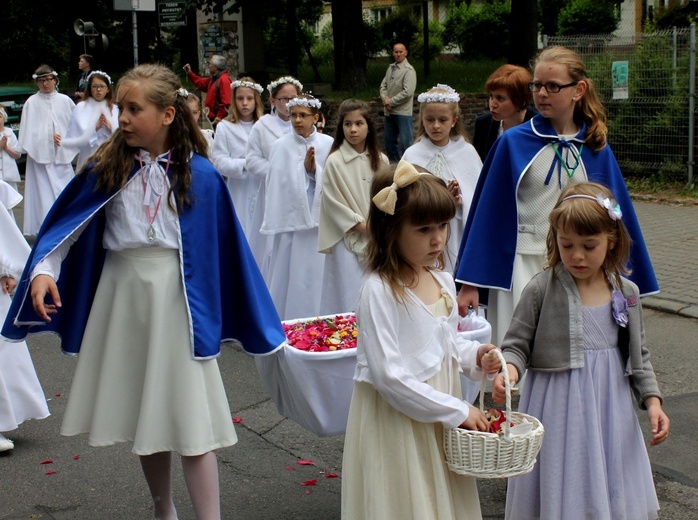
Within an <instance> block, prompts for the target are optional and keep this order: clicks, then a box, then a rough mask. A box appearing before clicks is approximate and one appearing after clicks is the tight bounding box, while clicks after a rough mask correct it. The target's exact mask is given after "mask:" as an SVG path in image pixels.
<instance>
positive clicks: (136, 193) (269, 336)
mask: <svg viewBox="0 0 698 520" xmlns="http://www.w3.org/2000/svg"><path fill="white" fill-rule="evenodd" d="M187 95H188V92H187V91H186V90H185V89H183V88H181V83H180V81H179V79H178V78H177V76H176V75H175V74H174V73H173V72H172V71H171V70H169V69H168V68H166V67H163V66H160V65H141V66H139V67H136V68H134V69H132V70H130V71H128V72H127V73H126V74H125V75H124V76H122V77H121V79H120V80H119V84H118V89H117V105H118V106H119V109H120V115H119V130H118V132H117V133H116V134H115V135H114V136H113V137H112V138H111V139H110V140H109V141H107V143H105V145H104V146H102V147H101V148H100V149H99V150H98V151H97V153H96V154H95V156H94V159H93V162H92V163H91V165H90V166H88V168H87V170H86V171H85V172H84V173H81V174H80V175H78V176H77V177H76V178H75V179H74V180H73V182H71V183H70V184H69V185H68V187H67V188H66V190H65V191H64V192H63V194H62V196H61V197H60V198H59V199H58V200H57V201H56V206H55V209H56V210H55V211H53V212H51V214H50V219H49V220H47V222H46V225H45V226H44V227H43V228H42V231H41V232H40V233H39V236H38V237H37V240H36V243H35V245H34V249H33V250H32V254H31V256H30V259H29V262H28V264H27V267H26V269H25V273H27V274H26V276H23V277H22V281H21V282H20V285H19V287H18V289H17V294H18V296H17V297H15V300H14V301H13V307H12V309H11V311H12V314H11V315H10V316H8V319H7V321H6V323H5V326H4V328H3V335H5V336H6V337H12V338H17V337H23V336H26V334H27V333H28V332H35V331H41V330H47V329H48V330H52V331H55V332H57V333H59V334H61V336H62V343H61V346H62V348H63V349H64V350H65V351H66V352H70V353H77V352H78V351H79V353H80V355H79V356H78V363H77V368H76V372H75V376H74V378H73V383H72V387H71V391H70V398H69V401H68V404H67V407H66V411H65V416H64V419H63V425H62V427H61V433H62V434H63V435H77V434H81V433H88V434H89V442H90V444H91V445H93V446H109V445H112V444H115V443H117V442H124V441H131V442H133V452H134V453H136V454H137V455H139V457H140V462H141V466H142V469H143V473H144V475H145V479H146V481H147V483H148V486H149V489H150V492H151V494H152V497H153V505H154V516H155V518H161V519H169V520H173V519H176V518H177V512H176V509H175V505H174V500H173V496H172V486H171V468H172V452H176V453H179V454H180V455H181V461H182V468H183V471H184V478H185V481H186V484H187V488H188V490H189V495H190V498H191V500H192V503H193V506H194V510H195V513H196V517H197V518H198V519H206V520H218V519H220V499H219V484H218V464H217V460H216V455H215V453H214V451H213V450H216V449H219V448H224V447H226V446H231V445H233V444H235V443H236V442H237V436H236V433H235V429H234V428H233V421H232V417H231V414H230V407H229V404H228V399H227V396H226V393H225V388H224V386H223V381H222V378H221V374H220V371H219V368H218V364H217V360H216V358H217V357H218V356H219V355H220V343H221V341H222V340H224V339H237V340H239V341H240V342H241V343H242V345H243V347H244V348H245V349H246V350H248V351H250V352H251V353H257V354H262V353H269V352H272V351H274V350H275V349H276V348H278V347H279V346H280V345H281V343H282V342H283V340H284V334H283V330H282V328H281V323H280V322H279V319H278V316H277V315H276V313H275V311H274V308H273V304H272V302H271V299H270V298H269V294H268V292H267V291H266V288H265V286H264V282H263V280H262V278H261V276H260V274H259V271H258V270H257V268H256V266H255V263H254V260H253V259H252V256H251V254H250V252H249V249H248V248H247V242H246V240H245V238H244V235H243V234H242V230H241V229H240V226H239V225H238V223H237V220H236V219H235V213H234V211H233V207H232V203H231V200H230V195H229V193H228V190H227V188H226V187H225V183H224V182H223V179H222V178H221V176H220V174H219V173H218V172H216V171H215V169H214V168H213V166H212V165H211V163H210V162H209V161H208V159H207V158H206V155H205V154H206V148H207V144H206V141H205V139H204V137H203V135H202V134H201V132H200V131H199V129H198V128H196V126H195V124H194V119H193V118H192V116H191V110H190V109H189V107H188V106H187V104H186V103H187V102H186V98H187ZM56 244H58V246H57V247H56ZM202 244H205V245H206V247H202ZM69 250H70V252H71V254H68V251H69ZM30 275H31V280H32V281H31V287H28V286H27V283H28V282H27V279H28V278H29V277H30ZM59 289H60V293H59ZM29 294H31V296H28V295H29ZM61 296H63V302H64V303H66V305H65V306H63V305H62V303H61ZM28 298H31V299H32V303H33V307H32V305H30V304H29V302H27V301H26V300H27V299H28ZM68 302H70V305H67V303H68ZM57 314H58V316H56V315H57ZM56 317H58V318H60V319H55V318H56ZM41 320H43V322H46V323H45V324H44V325H43V326H39V325H37V323H42V321H41ZM37 329H38V330H37Z"/></svg>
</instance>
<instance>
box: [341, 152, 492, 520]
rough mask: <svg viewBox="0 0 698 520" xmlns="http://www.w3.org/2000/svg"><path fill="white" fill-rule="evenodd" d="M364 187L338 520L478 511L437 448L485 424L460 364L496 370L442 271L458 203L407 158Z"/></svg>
mask: <svg viewBox="0 0 698 520" xmlns="http://www.w3.org/2000/svg"><path fill="white" fill-rule="evenodd" d="M371 194H372V195H373V202H374V204H372V205H371V209H370V212H369V217H368V227H369V244H368V264H369V268H370V269H371V273H370V274H369V275H368V277H367V279H366V282H365V283H364V285H363V287H362V289H361V294H360V296H359V305H358V307H357V311H356V317H357V321H358V325H359V336H358V346H357V352H356V354H357V359H356V372H355V374H354V380H355V381H356V385H355V387H354V393H353V395H352V401H351V406H350V410H349V420H348V424H347V432H346V437H345V441H344V459H343V462H342V519H343V520H355V519H362V520H364V519H365V520H374V519H377V518H380V519H381V520H404V519H406V518H412V519H417V518H418V519H419V520H447V519H462V520H472V519H480V518H482V516H481V512H480V502H479V499H478V494H477V487H476V483H475V479H474V478H472V477H467V476H463V475H458V474H456V473H453V472H451V471H449V469H448V467H447V465H446V462H445V456H444V452H443V445H442V443H443V428H455V427H461V428H468V429H473V430H481V431H485V430H487V427H488V423H487V420H486V419H485V416H484V414H483V413H482V412H480V410H478V409H477V408H474V407H473V406H470V405H469V404H468V403H466V402H464V401H462V400H461V388H460V377H459V372H461V371H463V372H464V373H466V375H468V376H469V377H473V378H475V379H481V378H482V375H483V372H485V373H494V372H496V371H497V370H498V367H500V363H499V361H497V358H496V357H495V356H491V355H486V353H487V352H489V351H490V350H492V349H494V348H495V347H494V345H481V344H479V343H477V342H473V341H469V340H464V339H460V338H459V337H458V335H457V333H456V331H457V323H458V312H457V308H456V304H455V286H454V282H453V277H452V276H451V275H450V274H448V273H446V272H444V271H442V270H441V269H442V268H443V266H444V254H443V252H444V249H445V248H446V240H447V236H448V227H449V222H450V221H451V219H452V218H453V215H454V214H455V212H456V202H455V199H454V198H453V195H452V194H451V193H450V192H449V190H448V189H447V188H446V184H445V183H444V182H443V181H442V180H441V179H438V178H437V177H435V176H433V175H430V174H428V173H424V174H420V173H419V172H417V170H416V169H415V168H414V167H413V166H412V165H411V164H409V163H407V162H405V161H401V162H400V163H399V164H398V166H397V169H396V170H395V175H394V176H393V175H392V173H391V172H390V171H388V172H385V173H383V172H379V173H378V174H377V175H376V178H375V180H374V182H373V187H372V190H371Z"/></svg>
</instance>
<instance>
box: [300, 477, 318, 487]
mask: <svg viewBox="0 0 698 520" xmlns="http://www.w3.org/2000/svg"><path fill="white" fill-rule="evenodd" d="M316 484H317V479H315V478H314V479H311V480H306V481H305V482H301V486H315V485H316Z"/></svg>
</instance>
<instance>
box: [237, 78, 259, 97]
mask: <svg viewBox="0 0 698 520" xmlns="http://www.w3.org/2000/svg"><path fill="white" fill-rule="evenodd" d="M238 87H247V88H251V89H252V90H256V91H257V94H259V95H261V94H262V92H264V88H262V85H260V84H259V83H252V82H251V81H240V80H239V79H238V80H235V81H233V82H232V83H231V84H230V88H232V89H233V90H235V89H236V88H238Z"/></svg>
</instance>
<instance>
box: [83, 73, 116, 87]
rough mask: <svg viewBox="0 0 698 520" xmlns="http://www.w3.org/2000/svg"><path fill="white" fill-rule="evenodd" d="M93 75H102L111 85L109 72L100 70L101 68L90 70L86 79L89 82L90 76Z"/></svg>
mask: <svg viewBox="0 0 698 520" xmlns="http://www.w3.org/2000/svg"><path fill="white" fill-rule="evenodd" d="M95 75H97V76H104V77H105V78H107V81H108V82H109V84H110V85H111V76H109V74H107V73H106V72H102V71H101V70H95V71H93V72H90V74H89V75H88V76H87V81H88V82H89V81H90V78H91V77H92V76H95Z"/></svg>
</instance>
